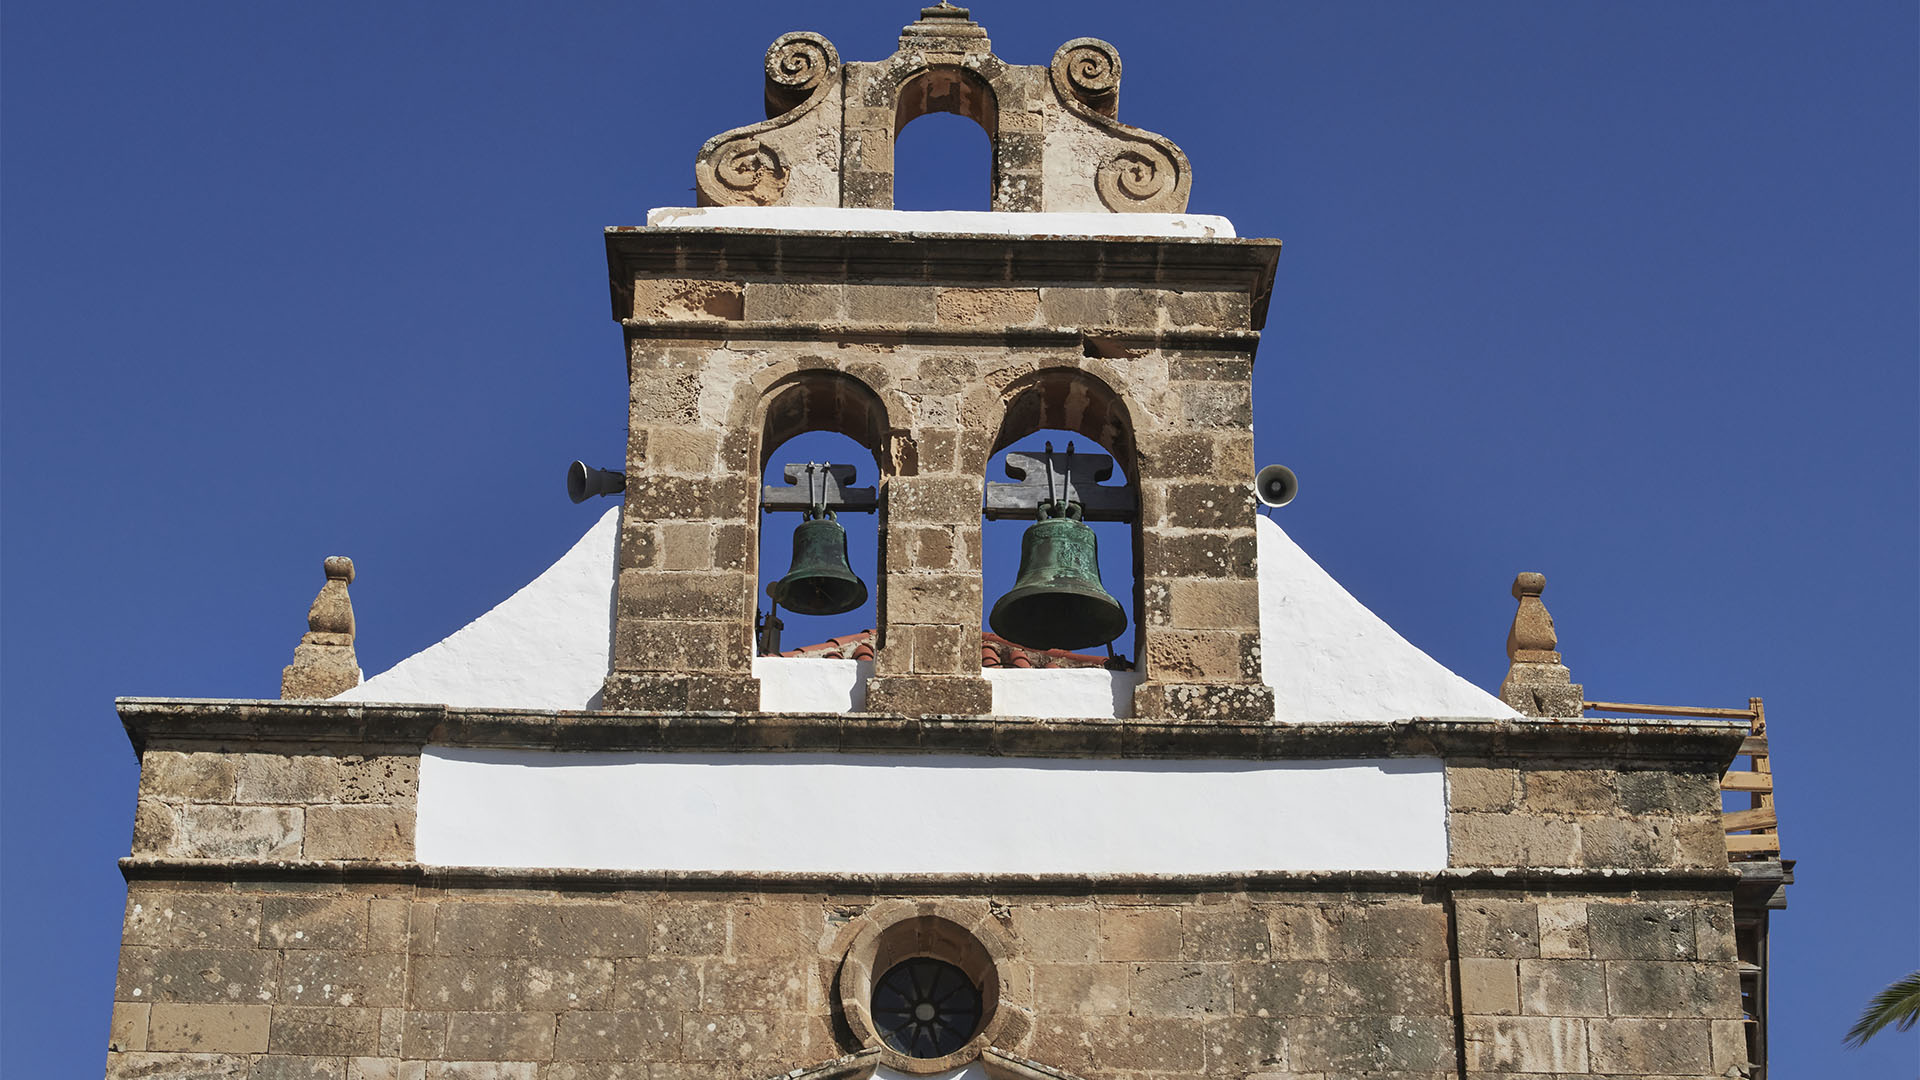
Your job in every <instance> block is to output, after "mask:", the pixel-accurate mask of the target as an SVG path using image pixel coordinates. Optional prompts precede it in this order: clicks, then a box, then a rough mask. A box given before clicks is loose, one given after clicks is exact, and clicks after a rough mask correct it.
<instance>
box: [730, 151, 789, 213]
mask: <svg viewBox="0 0 1920 1080" xmlns="http://www.w3.org/2000/svg"><path fill="white" fill-rule="evenodd" d="M713 178H714V179H715V180H718V181H719V182H720V183H722V184H724V185H726V187H727V189H728V190H730V191H733V192H737V193H738V194H739V198H738V199H734V200H729V201H732V202H748V203H754V204H756V205H759V206H770V205H772V204H774V203H776V202H779V201H780V195H781V193H782V192H784V191H786V189H787V170H786V169H785V168H783V167H782V166H781V164H780V155H779V154H777V153H774V150H773V147H771V146H768V145H767V144H766V143H763V142H760V141H758V140H756V139H736V140H734V141H733V142H730V143H728V144H726V145H725V146H722V147H721V148H720V151H719V152H718V153H716V154H715V155H714V156H713Z"/></svg>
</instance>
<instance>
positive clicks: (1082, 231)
mask: <svg viewBox="0 0 1920 1080" xmlns="http://www.w3.org/2000/svg"><path fill="white" fill-rule="evenodd" d="M647 224H648V225H652V226H659V227H661V228H673V229H781V230H784V231H787V232H894V233H915V234H918V235H921V236H931V235H939V234H943V233H944V234H953V235H964V236H980V235H989V236H1111V237H1122V238H1125V237H1141V236H1160V237H1202V238H1210V237H1231V236H1233V235H1234V231H1233V222H1231V221H1228V220H1227V219H1226V218H1223V217H1220V216H1219V215H1217V214H1058V213H1055V214H1011V213H995V212H993V211H990V210H870V209H862V208H858V207H839V206H698V207H695V206H663V207H658V208H656V209H653V210H649V211H647Z"/></svg>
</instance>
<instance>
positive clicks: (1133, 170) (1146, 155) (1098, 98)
mask: <svg viewBox="0 0 1920 1080" xmlns="http://www.w3.org/2000/svg"><path fill="white" fill-rule="evenodd" d="M1053 88H1054V92H1055V94H1056V95H1057V96H1058V97H1059V99H1060V104H1061V105H1062V106H1063V107H1064V108H1065V109H1066V110H1067V112H1069V113H1071V114H1072V115H1074V116H1076V117H1078V118H1080V119H1081V120H1083V121H1085V122H1086V123H1087V124H1088V125H1090V126H1092V127H1093V128H1095V129H1096V130H1097V131H1098V132H1099V133H1100V134H1101V135H1103V136H1105V138H1103V139H1099V140H1086V139H1085V138H1084V137H1082V138H1074V137H1073V136H1074V134H1077V133H1071V132H1068V133H1064V136H1065V137H1063V138H1062V139H1060V140H1059V141H1060V142H1061V143H1063V144H1069V145H1073V147H1074V150H1075V151H1078V153H1075V156H1076V157H1078V156H1079V154H1080V153H1084V152H1086V151H1088V150H1091V151H1092V152H1093V153H1094V156H1095V160H1097V161H1098V162H1099V164H1098V165H1097V166H1096V167H1095V171H1094V190H1095V191H1096V192H1097V193H1098V195H1099V197H1100V202H1101V204H1102V205H1103V206H1105V207H1106V208H1107V209H1108V210H1112V211H1114V212H1115V213H1156V214H1177V213H1180V212H1182V211H1184V210H1186V208H1187V196H1188V194H1189V192H1190V191H1191V189H1192V187H1193V168H1192V166H1191V165H1189V164H1188V162H1187V156H1186V155H1185V154H1183V153H1181V152H1180V148H1179V147H1178V146H1175V145H1174V144H1173V143H1172V141H1170V140H1168V139H1166V138H1164V137H1162V136H1159V135H1155V134H1154V133H1152V132H1150V131H1142V130H1141V129H1139V128H1136V127H1130V126H1128V125H1126V124H1122V123H1120V121H1119V120H1117V119H1115V118H1116V117H1117V116H1118V115H1119V106H1120V53H1119V52H1118V50H1116V49H1114V47H1113V46H1112V45H1109V44H1107V43H1106V42H1104V41H1101V40H1100V39H1098V38H1074V39H1073V40H1072V41H1069V42H1067V43H1066V44H1065V45H1062V46H1060V48H1059V50H1058V51H1057V52H1055V53H1054V54H1053ZM1063 148H1064V147H1063ZM1048 149H1049V156H1052V151H1053V150H1054V147H1053V146H1051V145H1050V146H1049V147H1048ZM1049 164H1051V162H1049ZM1051 171H1052V170H1051V169H1050V170H1049V172H1051Z"/></svg>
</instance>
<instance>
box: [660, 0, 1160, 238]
mask: <svg viewBox="0 0 1920 1080" xmlns="http://www.w3.org/2000/svg"><path fill="white" fill-rule="evenodd" d="M765 68H766V104H767V119H766V120H765V121H763V122H761V123H757V124H752V125H749V126H747V127H741V128H735V129H734V130H732V131H728V132H724V133H722V134H720V135H717V136H715V137H714V138H712V139H709V140H708V141H707V143H706V145H704V146H703V147H701V149H700V153H699V156H698V157H697V158H696V159H695V164H694V175H695V188H696V190H697V192H698V195H699V201H700V204H701V205H702V206H860V207H881V208H890V207H892V205H893V144H894V142H895V140H896V139H897V138H898V136H899V134H900V130H901V129H902V128H903V127H904V126H905V125H906V124H908V123H910V122H911V121H912V120H914V119H916V118H917V117H919V116H921V115H924V114H925V113H927V112H931V111H944V112H955V113H959V114H960V115H964V116H967V117H969V118H970V119H972V120H974V121H975V122H977V123H979V124H980V125H981V127H982V128H984V129H985V130H986V133H987V137H988V140H989V142H990V143H991V145H992V147H993V169H992V175H993V189H992V192H991V193H990V201H991V205H992V208H993V209H994V210H1002V211H1036V210H1045V211H1079V212H1086V211H1107V212H1113V213H1179V212H1182V211H1184V210H1185V209H1186V206H1187V197H1188V194H1189V192H1190V190H1191V188H1192V171H1191V167H1190V166H1189V164H1188V162H1187V158H1186V155H1185V154H1183V153H1181V152H1180V148H1179V147H1178V146H1175V145H1174V144H1173V143H1172V142H1171V141H1170V140H1168V139H1166V138H1165V137H1163V136H1160V135H1156V134H1154V133H1152V132H1149V131H1143V130H1141V129H1139V128H1135V127H1130V126H1128V125H1126V124H1123V123H1121V122H1120V120H1119V101H1120V54H1119V52H1118V51H1117V50H1116V49H1115V48H1114V47H1113V46H1112V45H1110V44H1108V43H1107V42H1105V41H1101V40H1100V39H1098V38H1075V39H1073V40H1072V41H1069V42H1067V43H1066V44H1064V45H1062V46H1061V47H1060V48H1059V50H1058V51H1056V52H1055V53H1054V56H1053V59H1052V61H1051V63H1049V64H1048V65H1046V66H1041V65H1015V64H1008V63H1006V62H1004V61H1002V60H1001V59H1000V58H999V57H997V56H995V55H994V54H993V52H992V46H991V42H989V41H988V40H987V37H986V31H985V30H983V29H982V28H981V27H980V26H979V25H978V24H977V23H974V22H973V21H972V20H971V19H969V18H968V16H967V12H966V10H965V9H964V8H956V7H947V6H943V7H936V8H928V9H926V11H924V12H922V13H921V17H920V19H919V20H918V21H916V22H914V23H913V24H911V25H909V26H907V27H906V28H905V29H904V30H903V31H902V34H901V38H900V47H899V49H898V51H896V52H895V53H894V54H893V55H892V56H891V57H888V58H887V59H885V60H880V61H874V62H867V63H859V62H849V63H842V62H841V60H840V56H839V53H838V52H837V51H836V50H835V49H834V47H833V44H832V43H831V42H829V41H828V40H827V39H826V38H824V37H821V36H820V35H818V34H811V33H804V32H803V33H791V34H785V35H782V36H781V37H780V38H779V39H777V40H776V41H774V43H773V45H772V47H771V48H769V49H768V50H767V57H766V65H765Z"/></svg>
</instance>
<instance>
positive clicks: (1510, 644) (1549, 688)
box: [1500, 571, 1586, 716]
mask: <svg viewBox="0 0 1920 1080" xmlns="http://www.w3.org/2000/svg"><path fill="white" fill-rule="evenodd" d="M1546 589H1547V577H1546V575H1545V574H1538V573H1534V572H1532V571H1527V572H1525V573H1522V574H1519V575H1518V576H1516V577H1515V578H1514V579H1513V598H1514V599H1515V600H1518V601H1520V609H1519V610H1518V611H1515V612H1514V613H1513V628H1512V629H1511V630H1508V631H1507V659H1508V660H1510V661H1512V663H1511V666H1509V667H1508V668H1507V678H1506V681H1505V682H1502V683H1501V684H1500V700H1502V701H1504V702H1506V703H1507V704H1508V705H1511V706H1513V707H1514V708H1515V709H1517V710H1519V711H1520V712H1523V713H1526V714H1527V715H1529V716H1579V715H1581V713H1582V712H1583V711H1584V710H1583V709H1582V708H1581V705H1582V704H1583V703H1584V702H1585V701H1586V688H1585V687H1583V686H1581V685H1580V684H1579V683H1576V682H1574V681H1573V676H1572V673H1570V672H1569V671H1568V670H1567V668H1566V665H1564V664H1562V663H1561V662H1560V654H1559V653H1558V652H1556V651H1554V650H1555V649H1556V648H1558V646H1559V644H1560V639H1559V636H1558V635H1557V634H1555V633H1554V630H1553V616H1552V615H1550V614H1548V612H1547V605H1545V604H1543V603H1541V602H1540V594H1541V593H1543V592H1545V591H1546Z"/></svg>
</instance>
